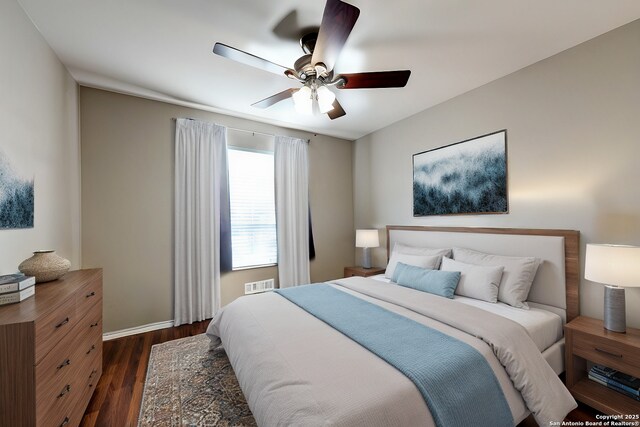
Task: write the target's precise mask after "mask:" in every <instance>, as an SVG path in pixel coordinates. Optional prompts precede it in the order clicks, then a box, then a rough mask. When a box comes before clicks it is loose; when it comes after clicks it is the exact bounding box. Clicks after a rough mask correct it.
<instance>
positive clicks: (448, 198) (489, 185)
mask: <svg viewBox="0 0 640 427" xmlns="http://www.w3.org/2000/svg"><path fill="white" fill-rule="evenodd" d="M412 168H413V216H414V217H421V216H434V215H481V214H507V213H509V197H508V179H507V178H508V173H507V172H508V168H507V130H506V129H502V130H499V131H496V132H492V133H488V134H485V135H481V136H477V137H474V138H471V139H467V140H464V141H460V142H456V143H454V144H449V145H445V146H442V147H438V148H434V149H431V150H427V151H422V152H420V153H416V154H414V155H413V157H412Z"/></svg>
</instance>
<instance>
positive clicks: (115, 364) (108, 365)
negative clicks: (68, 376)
mask: <svg viewBox="0 0 640 427" xmlns="http://www.w3.org/2000/svg"><path fill="white" fill-rule="evenodd" d="M208 325H209V321H208V320H207V321H204V322H198V323H194V324H192V325H182V326H178V327H175V328H167V329H161V330H158V331H152V332H146V333H144V334H138V335H132V336H130V337H125V338H119V339H115V340H111V341H105V342H104V346H103V349H102V351H103V355H102V377H100V381H98V384H97V386H96V391H95V392H94V394H93V397H92V398H91V401H90V402H89V406H88V407H87V410H86V411H85V413H84V417H83V418H82V423H81V424H80V425H81V426H82V427H90V426H105V427H107V426H109V427H125V426H126V427H129V426H136V425H137V424H138V412H139V411H140V403H141V401H142V392H143V389H144V380H145V376H146V375H147V365H148V363H149V354H150V353H151V346H153V345H155V344H160V343H163V342H166V341H171V340H175V339H178V338H184V337H188V336H192V335H198V334H202V333H204V332H205V331H206V330H207V326H208Z"/></svg>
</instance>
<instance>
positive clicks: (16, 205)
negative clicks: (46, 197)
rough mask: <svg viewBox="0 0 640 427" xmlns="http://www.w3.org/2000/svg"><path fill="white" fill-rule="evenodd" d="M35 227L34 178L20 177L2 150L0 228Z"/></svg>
mask: <svg viewBox="0 0 640 427" xmlns="http://www.w3.org/2000/svg"><path fill="white" fill-rule="evenodd" d="M32 227H33V178H32V179H25V178H23V177H20V176H19V175H18V174H17V173H16V172H15V170H14V169H13V167H12V166H11V163H10V162H9V158H8V157H7V156H6V155H5V154H4V153H3V152H2V151H0V229H1V228H32Z"/></svg>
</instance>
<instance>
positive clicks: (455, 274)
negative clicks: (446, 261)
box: [393, 262, 460, 299]
mask: <svg viewBox="0 0 640 427" xmlns="http://www.w3.org/2000/svg"><path fill="white" fill-rule="evenodd" d="M393 281H394V282H396V283H397V284H398V285H400V286H405V287H407V288H412V289H416V290H418V291H422V292H429V293H430V294H434V295H440V296H441V297H445V298H449V299H453V294H454V292H455V291H456V287H457V286H458V282H459V281H460V272H459V271H440V270H429V269H427V268H421V267H416V266H413V265H407V264H403V263H401V262H399V263H398V265H396V269H395V270H394V272H393Z"/></svg>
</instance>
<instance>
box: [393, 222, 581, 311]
mask: <svg viewBox="0 0 640 427" xmlns="http://www.w3.org/2000/svg"><path fill="white" fill-rule="evenodd" d="M396 243H403V244H405V245H410V246H424V247H433V248H452V247H454V246H455V247H463V248H469V249H474V250H477V251H482V252H487V253H493V254H497V255H510V256H535V257H537V258H540V259H542V260H543V261H544V262H543V263H542V264H541V265H540V267H539V268H538V272H537V273H536V277H535V279H534V281H533V285H532V286H531V292H530V293H529V298H528V300H527V301H529V302H531V303H533V304H531V306H536V304H538V305H540V306H541V308H546V309H549V310H551V311H554V312H556V313H558V314H560V315H561V316H562V317H563V320H565V321H566V322H570V321H571V320H573V319H574V318H575V317H577V316H578V315H579V313H580V296H579V286H580V277H579V275H580V256H579V248H580V232H579V231H573V230H544V229H526V228H475V227H429V226H399V225H388V226H387V258H388V257H389V256H390V254H391V248H393V245H395V244H396Z"/></svg>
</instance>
